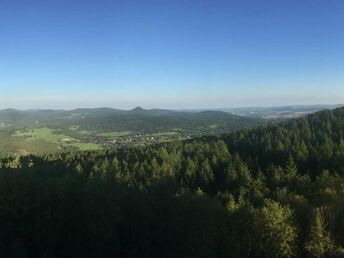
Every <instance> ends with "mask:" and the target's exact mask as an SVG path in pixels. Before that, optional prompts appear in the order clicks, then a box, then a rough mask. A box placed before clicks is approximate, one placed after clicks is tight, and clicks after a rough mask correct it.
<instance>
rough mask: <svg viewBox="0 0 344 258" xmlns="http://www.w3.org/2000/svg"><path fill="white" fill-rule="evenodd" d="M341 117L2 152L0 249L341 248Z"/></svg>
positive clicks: (197, 252) (87, 252)
mask: <svg viewBox="0 0 344 258" xmlns="http://www.w3.org/2000/svg"><path fill="white" fill-rule="evenodd" d="M209 115H210V116H211V115H212V114H211V113H206V114H200V116H202V117H204V116H205V117H208V116H209ZM221 115H223V116H225V117H226V115H225V114H222V113H221ZM343 122H344V108H340V109H335V110H328V111H321V112H318V113H315V114H312V115H309V116H307V117H305V118H300V119H294V120H291V121H288V122H284V123H279V124H276V125H266V126H260V127H259V128H255V129H245V130H241V131H238V132H233V133H230V134H226V135H223V136H220V137H216V136H212V137H201V138H198V139H190V140H187V141H172V142H167V143H161V144H157V145H149V146H144V147H130V148H118V149H112V150H100V151H95V152H73V153H57V154H44V155H39V156H37V155H25V156H11V155H3V157H2V158H1V159H0V160H1V162H0V167H1V168H0V191H1V195H0V196H1V198H0V207H2V208H1V209H0V217H1V220H0V228H1V229H2V230H1V231H0V239H1V240H2V241H0V243H3V245H2V246H0V248H1V251H2V254H3V255H4V256H5V257H18V255H19V254H20V255H22V256H24V257H29V258H31V257H46V256H50V257H147V258H148V257H150V258H155V257H156V258H159V257H173V258H174V257H210V258H212V257H214V258H220V257H261V258H263V257H286V258H289V257H300V258H301V257H343V255H344V248H343V247H344V234H343V232H344V224H343V221H344V170H343V164H344V140H343V139H344V124H343Z"/></svg>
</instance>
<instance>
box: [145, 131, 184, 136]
mask: <svg viewBox="0 0 344 258" xmlns="http://www.w3.org/2000/svg"><path fill="white" fill-rule="evenodd" d="M177 134H178V133H177V132H162V133H153V134H150V136H174V135H177Z"/></svg>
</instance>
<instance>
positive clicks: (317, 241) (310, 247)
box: [305, 208, 334, 258]
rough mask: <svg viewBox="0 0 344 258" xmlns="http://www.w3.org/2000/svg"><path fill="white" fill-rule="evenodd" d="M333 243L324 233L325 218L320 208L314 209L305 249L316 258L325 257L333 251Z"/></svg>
mask: <svg viewBox="0 0 344 258" xmlns="http://www.w3.org/2000/svg"><path fill="white" fill-rule="evenodd" d="M333 248H334V243H333V240H332V239H331V235H330V233H329V232H327V231H326V223H325V218H324V216H323V214H322V212H321V209H320V208H317V209H315V211H314V214H313V219H312V225H311V228H310V231H309V235H308V240H307V242H306V243H305V249H306V250H307V251H308V252H309V255H310V256H312V257H316V258H321V257H325V256H326V255H328V254H330V253H331V252H332V251H333Z"/></svg>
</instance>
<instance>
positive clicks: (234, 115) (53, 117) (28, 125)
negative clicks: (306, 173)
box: [0, 105, 340, 153]
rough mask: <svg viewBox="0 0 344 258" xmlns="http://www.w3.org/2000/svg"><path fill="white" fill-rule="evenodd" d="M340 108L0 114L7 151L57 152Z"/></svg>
mask: <svg viewBox="0 0 344 258" xmlns="http://www.w3.org/2000/svg"><path fill="white" fill-rule="evenodd" d="M339 106H340V105H332V106H330V105H312V106H285V107H266V108H261V107H258V108H254V107H252V108H224V109H210V110H209V109H208V110H206V109H205V110H169V109H158V108H156V109H144V108H142V107H140V106H138V107H136V108H134V109H131V110H121V109H113V108H78V109H74V110H53V109H36V110H16V109H5V110H0V151H1V152H21V153H32V152H56V151H70V150H96V149H102V148H112V147H123V146H136V145H146V144H155V143H161V142H166V141H172V140H183V139H190V138H194V137H200V136H205V135H220V134H223V133H228V132H232V131H237V130H241V129H244V128H253V127H256V126H259V125H263V124H267V123H271V122H276V121H281V120H282V121H283V120H286V119H288V118H294V117H300V116H303V115H306V114H309V113H313V112H316V111H319V110H322V109H333V108H336V107H339Z"/></svg>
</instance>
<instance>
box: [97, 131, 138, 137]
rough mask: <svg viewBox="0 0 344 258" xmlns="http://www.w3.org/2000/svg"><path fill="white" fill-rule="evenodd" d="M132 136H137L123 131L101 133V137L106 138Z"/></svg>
mask: <svg viewBox="0 0 344 258" xmlns="http://www.w3.org/2000/svg"><path fill="white" fill-rule="evenodd" d="M131 134H135V132H132V131H123V132H107V133H100V134H98V135H99V136H105V137H122V136H128V135H131Z"/></svg>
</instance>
